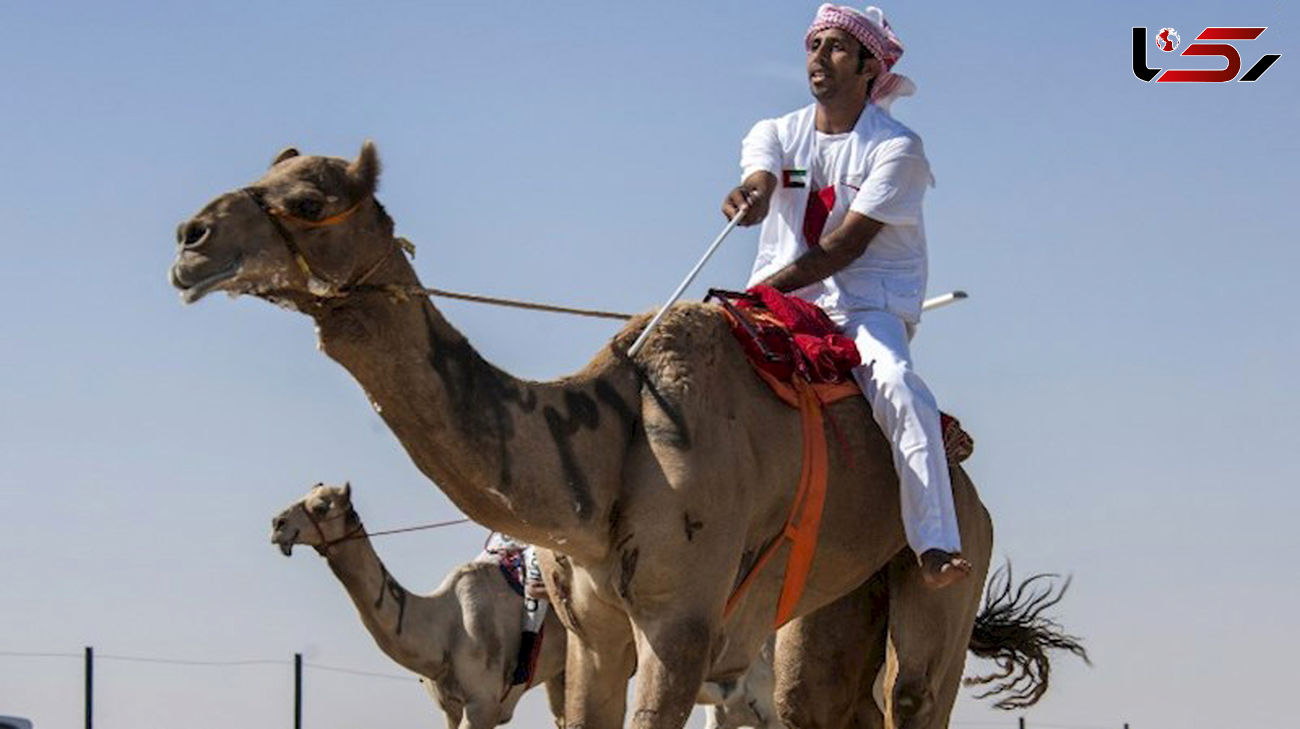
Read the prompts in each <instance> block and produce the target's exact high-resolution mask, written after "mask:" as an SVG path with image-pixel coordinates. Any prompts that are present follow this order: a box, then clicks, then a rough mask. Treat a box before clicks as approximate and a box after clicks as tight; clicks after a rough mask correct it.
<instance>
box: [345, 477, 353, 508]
mask: <svg viewBox="0 0 1300 729" xmlns="http://www.w3.org/2000/svg"><path fill="white" fill-rule="evenodd" d="M343 500H344V501H346V502H348V503H351V502H352V482H351V481H344V482H343Z"/></svg>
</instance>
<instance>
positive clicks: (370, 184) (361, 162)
mask: <svg viewBox="0 0 1300 729" xmlns="http://www.w3.org/2000/svg"><path fill="white" fill-rule="evenodd" d="M348 175H349V176H350V177H352V179H353V180H355V181H356V183H357V185H359V186H360V187H361V189H362V190H365V191H366V193H373V192H374V191H375V188H376V187H377V186H378V184H379V151H378V150H376V149H375V143H374V142H372V141H370V140H369V139H367V140H366V141H365V142H364V143H363V144H362V145H361V154H359V155H357V158H356V159H355V160H353V161H352V163H351V164H349V165H348Z"/></svg>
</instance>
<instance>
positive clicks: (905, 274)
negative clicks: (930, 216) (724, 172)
mask: <svg viewBox="0 0 1300 729" xmlns="http://www.w3.org/2000/svg"><path fill="white" fill-rule="evenodd" d="M814 119H815V106H809V107H806V108H804V109H801V110H799V111H796V112H793V113H792V114H787V115H786V116H784V117H780V118H778V119H768V120H764V121H761V122H759V123H758V124H756V125H755V126H754V128H753V129H752V130H751V131H750V133H749V134H748V135H747V136H746V137H745V141H744V143H743V145H742V154H741V168H742V170H743V175H742V179H743V178H744V177H748V176H749V175H750V174H752V173H753V172H755V171H757V170H767V171H769V172H771V173H772V174H773V175H775V176H776V178H777V181H778V187H777V189H776V191H775V192H774V193H773V196H772V205H771V208H770V209H769V212H768V217H767V219H766V220H764V221H763V229H762V231H761V232H760V234H759V250H758V256H757V257H756V259H755V261H754V269H753V272H752V274H751V276H750V285H753V284H755V283H758V282H759V281H761V280H762V279H764V278H767V277H768V276H770V275H772V274H773V273H776V272H777V271H779V270H780V269H781V268H784V267H785V266H787V265H789V264H790V263H793V262H794V261H795V259H797V258H798V257H799V256H800V255H802V254H803V253H804V252H805V251H807V250H808V248H809V246H810V244H811V245H816V244H817V243H818V242H819V239H820V236H821V235H825V234H829V233H830V232H831V231H834V230H835V229H836V228H837V227H839V225H840V224H841V223H843V222H844V216H845V215H847V214H848V211H849V210H853V211H854V212H857V213H860V214H862V215H865V216H867V217H869V218H872V219H874V220H878V221H880V222H881V223H884V226H883V227H882V228H881V229H880V231H879V232H878V233H877V234H876V236H875V237H874V238H872V240H871V243H870V244H869V245H868V246H867V249H866V251H865V252H864V253H863V254H862V255H861V256H859V257H858V258H857V259H856V260H854V261H853V262H852V263H850V264H849V265H848V266H846V267H845V268H843V269H841V270H840V271H838V272H837V273H835V274H834V275H833V276H831V277H829V278H827V279H826V280H824V281H821V282H819V283H816V284H813V285H811V286H807V287H805V288H803V289H800V290H798V291H796V292H794V293H795V294H796V295H798V296H800V297H801V298H804V299H808V300H810V301H813V302H814V303H816V304H818V305H819V306H821V307H822V308H824V309H826V310H827V311H829V312H832V313H847V312H852V311H866V310H871V309H884V310H887V311H890V312H893V313H894V314H896V315H898V316H900V317H902V318H903V319H904V320H905V321H908V322H909V323H913V324H915V323H916V322H917V321H919V319H920V314H921V302H922V300H923V299H924V296H925V279H926V274H927V263H926V245H925V225H924V220H923V217H922V214H921V202H922V200H923V198H924V197H925V190H926V188H927V187H929V186H930V184H931V182H932V178H931V176H930V165H929V162H928V161H927V160H926V158H925V151H924V148H923V147H922V144H921V139H920V137H919V136H917V135H916V133H914V132H912V131H911V130H910V129H908V128H907V127H905V126H904V125H903V124H901V123H900V122H898V121H897V120H896V119H894V118H893V117H891V116H890V115H889V114H888V113H887V112H885V111H884V110H883V109H881V108H880V107H878V106H875V105H874V104H873V105H868V106H867V108H866V109H864V110H863V112H862V116H861V117H859V119H858V123H857V125H856V127H855V128H854V129H853V130H852V131H850V132H845V133H843V134H823V133H821V132H818V131H816V128H815V125H814ZM819 201H820V202H821V203H822V204H819ZM810 202H811V204H810ZM818 208H821V210H820V211H818ZM820 214H824V215H825V223H824V225H822V226H821V230H820V231H819V230H817V227H818V226H817V222H818V221H817V218H818V216H819V215H820Z"/></svg>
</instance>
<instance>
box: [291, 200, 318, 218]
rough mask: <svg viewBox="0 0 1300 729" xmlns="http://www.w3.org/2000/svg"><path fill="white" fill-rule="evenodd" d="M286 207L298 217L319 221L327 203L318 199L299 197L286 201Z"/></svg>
mask: <svg viewBox="0 0 1300 729" xmlns="http://www.w3.org/2000/svg"><path fill="white" fill-rule="evenodd" d="M285 207H286V208H287V209H288V210H289V212H290V213H291V214H292V215H294V216H296V217H299V218H306V219H307V220H318V219H319V218H320V216H321V213H322V212H324V210H325V203H323V202H321V201H320V200H317V199H316V198H311V197H299V198H291V199H289V200H286V201H285Z"/></svg>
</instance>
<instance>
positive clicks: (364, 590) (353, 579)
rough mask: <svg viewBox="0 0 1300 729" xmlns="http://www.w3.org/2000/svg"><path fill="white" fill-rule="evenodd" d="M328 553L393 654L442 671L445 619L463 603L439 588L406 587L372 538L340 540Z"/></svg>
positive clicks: (421, 670) (432, 673) (423, 670)
mask: <svg viewBox="0 0 1300 729" xmlns="http://www.w3.org/2000/svg"><path fill="white" fill-rule="evenodd" d="M325 559H326V561H327V562H328V563H329V566H330V570H331V571H333V572H334V575H335V577H337V578H338V579H339V582H341V583H343V587H344V588H345V589H346V590H347V592H348V596H349V597H351V598H352V603H353V605H355V606H356V608H357V612H358V613H360V615H361V622H362V623H364V624H365V626H366V630H367V631H369V632H370V635H371V637H373V638H374V639H375V643H377V644H378V645H379V647H380V649H381V650H383V652H384V653H385V654H386V655H387V656H388V657H389V658H392V659H393V660H394V661H397V662H398V663H400V664H401V665H402V666H403V667H405V668H407V669H409V670H411V671H414V672H416V673H418V674H420V675H422V676H429V677H431V678H436V677H438V676H440V675H441V674H442V673H443V671H444V670H445V666H444V665H443V660H444V655H445V654H446V652H447V650H446V649H447V647H448V646H446V634H447V627H446V625H445V623H446V622H447V619H448V618H453V617H454V615H453V613H454V612H455V611H456V610H457V609H458V608H457V606H456V605H454V604H450V603H454V602H455V600H454V598H452V597H449V596H447V595H444V594H440V593H438V592H435V593H433V594H431V595H416V594H414V593H412V592H410V591H409V590H407V589H406V588H405V587H402V585H401V583H399V582H398V581H397V580H396V579H395V578H394V577H393V576H392V575H391V574H390V573H389V572H388V568H387V567H385V566H384V563H383V561H382V560H380V559H379V555H378V554H377V553H376V552H375V550H374V547H373V546H372V545H371V543H370V540H369V539H367V538H361V539H348V540H345V541H341V542H336V543H335V544H333V545H332V546H330V547H329V548H328V549H327V550H326V551H325Z"/></svg>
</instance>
